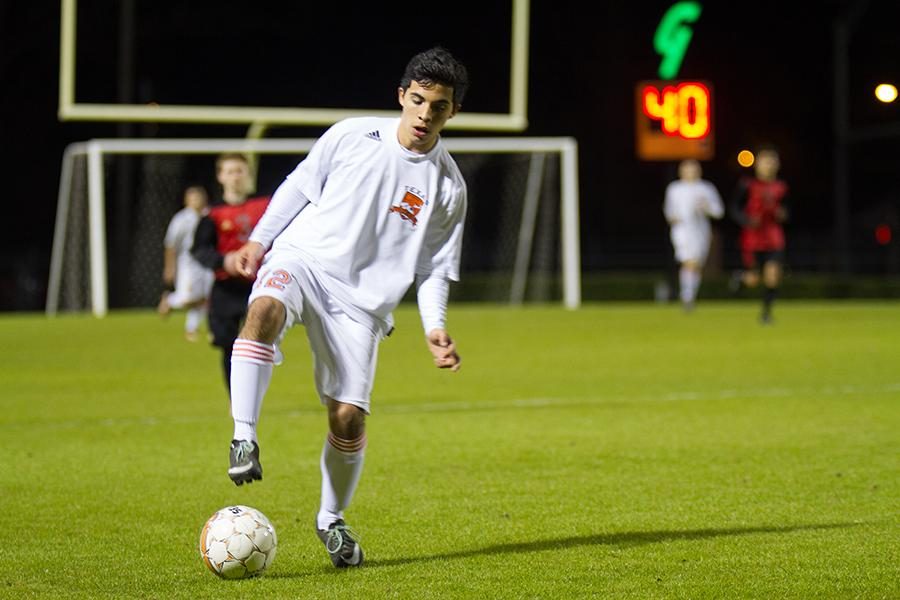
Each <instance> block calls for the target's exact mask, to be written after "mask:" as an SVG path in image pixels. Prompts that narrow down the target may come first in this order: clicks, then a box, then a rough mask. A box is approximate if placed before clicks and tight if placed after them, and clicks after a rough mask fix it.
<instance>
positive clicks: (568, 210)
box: [46, 137, 581, 316]
mask: <svg viewBox="0 0 900 600" xmlns="http://www.w3.org/2000/svg"><path fill="white" fill-rule="evenodd" d="M314 142H315V139H313V138H302V139H286V138H285V139H265V140H251V139H231V140H229V139H98V140H91V141H87V142H79V143H75V144H72V145H70V146H69V147H68V148H67V149H66V151H65V153H64V155H63V161H62V169H61V176H60V188H59V198H58V208H57V215H56V227H55V232H54V238H53V251H52V256H51V264H50V279H49V282H48V292H47V305H46V312H47V314H48V315H54V314H56V313H58V312H60V311H87V310H90V311H91V312H93V313H94V314H95V315H97V316H103V315H105V314H106V312H107V310H108V309H109V308H110V307H113V308H128V307H149V306H155V305H156V303H157V301H158V300H159V296H160V293H161V291H162V278H161V275H162V266H163V247H162V243H163V238H164V236H165V231H166V227H167V226H168V223H169V220H170V219H171V217H172V216H173V215H174V214H175V212H177V211H178V210H179V209H181V208H182V195H183V192H184V190H185V189H186V188H187V187H188V186H190V185H202V186H204V187H205V188H206V189H207V191H208V192H209V195H210V199H211V200H215V199H216V198H217V197H218V195H219V194H218V190H219V188H218V184H217V183H216V181H215V167H214V165H215V159H216V156H217V155H218V154H220V153H223V152H242V153H245V154H246V155H248V156H249V157H250V158H251V161H252V163H253V164H254V165H255V176H256V189H257V191H258V193H259V194H260V195H262V194H271V193H272V192H274V190H275V188H276V187H277V186H278V184H280V183H281V181H282V180H283V179H284V177H285V175H287V174H288V173H289V172H290V171H291V170H292V169H293V168H294V166H295V165H296V163H297V162H299V161H300V160H302V158H303V157H304V156H305V155H306V153H307V152H309V150H310V148H311V147H312V145H313V143H314ZM443 143H444V144H445V145H446V147H447V149H448V150H449V151H450V153H451V154H452V155H453V156H454V158H455V159H456V161H457V164H458V165H459V167H460V170H461V171H462V174H463V176H464V177H465V179H466V183H467V186H468V193H469V194H468V196H469V208H468V213H467V217H466V233H465V239H464V243H463V255H462V265H461V272H462V275H461V281H460V283H459V284H454V285H453V286H452V288H451V299H453V300H477V301H487V302H507V303H511V304H521V303H523V302H562V303H563V304H564V306H566V307H567V308H577V307H578V306H579V305H580V302H581V291H580V256H579V225H578V202H579V198H578V184H577V181H578V174H577V162H578V157H577V145H576V142H575V140H574V139H573V138H542V137H532V138H525V137H509V138H477V137H473V138H444V140H443Z"/></svg>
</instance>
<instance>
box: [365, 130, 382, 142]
mask: <svg viewBox="0 0 900 600" xmlns="http://www.w3.org/2000/svg"><path fill="white" fill-rule="evenodd" d="M366 137H367V138H369V139H370V140H375V141H376V142H380V141H381V132H379V131H378V130H377V129H376V130H375V131H370V132H369V133H367V134H366Z"/></svg>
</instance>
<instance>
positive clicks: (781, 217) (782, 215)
mask: <svg viewBox="0 0 900 600" xmlns="http://www.w3.org/2000/svg"><path fill="white" fill-rule="evenodd" d="M790 216H791V204H790V197H789V196H788V193H787V192H785V193H784V196H782V197H781V202H779V203H778V208H776V209H775V220H776V221H778V222H779V223H784V222H786V221H787V220H788V219H789V218H790Z"/></svg>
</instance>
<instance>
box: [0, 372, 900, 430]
mask: <svg viewBox="0 0 900 600" xmlns="http://www.w3.org/2000/svg"><path fill="white" fill-rule="evenodd" d="M896 393H900V383H885V384H881V385H837V386H835V385H827V386H822V387H800V388H788V387H770V388H745V389H722V390H718V391H706V392H691V391H683V392H669V393H665V394H654V395H647V396H638V397H622V396H616V395H613V394H610V395H609V396H602V397H597V396H594V397H580V398H579V397H571V398H553V397H538V398H511V399H507V400H485V401H457V402H435V403H431V404H429V403H421V404H389V403H388V404H384V405H380V404H379V403H378V402H376V403H375V404H374V407H373V414H374V415H379V414H385V415H392V414H409V413H439V412H469V411H490V410H509V409H529V408H543V407H547V406H554V407H566V406H580V407H584V406H591V405H593V406H595V407H602V406H611V405H617V406H620V405H623V404H638V403H643V402H683V401H704V400H706V401H710V400H712V401H715V400H732V399H735V398H748V399H752V398H776V397H788V396H801V395H804V396H853V395H860V394H896ZM322 410H323V409H322V407H321V406H320V405H318V403H311V404H310V406H309V407H308V408H297V409H291V410H287V411H282V412H275V413H269V416H270V417H275V416H279V417H304V416H311V415H316V416H319V415H321V414H322ZM265 417H266V415H265V413H263V418H265ZM214 419H215V420H221V419H222V416H221V415H215V416H213V415H180V416H178V415H176V416H162V415H148V416H142V417H123V418H83V419H60V420H52V419H48V420H46V421H40V420H29V421H26V422H15V421H13V422H6V423H0V430H3V429H7V430H9V429H13V428H15V429H30V428H34V427H50V428H58V429H66V428H73V427H79V426H91V425H100V426H103V427H121V426H126V425H141V426H148V427H153V426H158V425H169V424H172V423H199V422H207V421H210V420H214Z"/></svg>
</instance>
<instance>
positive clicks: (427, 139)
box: [397, 81, 459, 153]
mask: <svg viewBox="0 0 900 600" xmlns="http://www.w3.org/2000/svg"><path fill="white" fill-rule="evenodd" d="M397 96H398V99H399V100H400V106H401V107H403V112H402V113H401V115H400V131H399V133H398V137H399V138H400V144H401V145H402V146H403V147H404V148H406V149H408V150H412V151H414V152H421V153H425V152H428V151H429V150H431V149H432V148H433V147H434V145H435V144H436V143H437V139H438V136H439V135H440V133H441V130H443V129H444V125H446V123H447V119H450V118H452V117H453V115H455V114H456V111H457V110H458V109H459V105H455V104H453V88H452V87H447V86H445V85H441V84H439V83H435V84H432V85H429V86H428V87H424V86H422V85H420V84H419V82H418V81H413V82H412V83H410V84H409V88H407V89H406V90H404V89H403V88H400V89H399V90H398V92H397Z"/></svg>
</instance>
